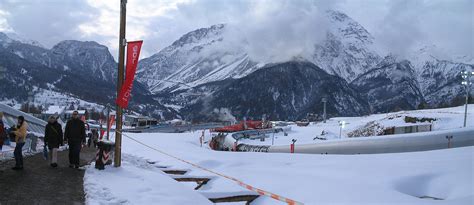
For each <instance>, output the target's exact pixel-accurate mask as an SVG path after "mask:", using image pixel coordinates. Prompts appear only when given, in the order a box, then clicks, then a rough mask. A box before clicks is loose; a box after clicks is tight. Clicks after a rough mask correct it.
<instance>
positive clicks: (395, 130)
mask: <svg viewBox="0 0 474 205" xmlns="http://www.w3.org/2000/svg"><path fill="white" fill-rule="evenodd" d="M432 129H433V124H431V123H417V124H413V125H401V126H393V127H388V128H385V129H384V133H383V134H384V135H394V134H405V133H415V132H429V131H431V130H432Z"/></svg>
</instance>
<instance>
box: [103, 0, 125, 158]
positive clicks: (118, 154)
mask: <svg viewBox="0 0 474 205" xmlns="http://www.w3.org/2000/svg"><path fill="white" fill-rule="evenodd" d="M126 13H127V0H120V36H119V62H118V73H117V77H118V78H117V96H118V95H119V93H120V89H121V88H122V84H123V80H124V70H125V69H124V67H125V46H126V44H127V39H125V25H126V18H125V17H126ZM116 108H117V115H116V119H115V120H116V121H115V157H114V166H115V167H120V165H121V164H122V108H120V107H119V106H116ZM107 123H108V122H107Z"/></svg>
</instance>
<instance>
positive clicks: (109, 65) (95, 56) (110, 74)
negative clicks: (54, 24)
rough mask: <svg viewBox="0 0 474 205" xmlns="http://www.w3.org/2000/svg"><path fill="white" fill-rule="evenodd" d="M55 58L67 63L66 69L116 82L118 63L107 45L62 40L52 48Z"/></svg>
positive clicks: (64, 67)
mask: <svg viewBox="0 0 474 205" xmlns="http://www.w3.org/2000/svg"><path fill="white" fill-rule="evenodd" d="M51 54H52V55H53V58H54V59H55V60H57V61H58V62H61V63H63V64H65V66H63V69H64V70H68V69H72V70H75V71H76V72H84V73H88V74H92V75H93V76H95V77H97V78H99V79H101V80H104V81H107V82H114V81H115V79H116V76H117V63H116V62H115V60H114V58H113V57H112V55H111V54H110V52H109V50H108V48H107V47H106V46H103V45H100V44H98V43H96V42H93V41H86V42H81V41H73V40H67V41H61V42H59V43H58V44H56V45H55V46H54V47H53V48H52V49H51Z"/></svg>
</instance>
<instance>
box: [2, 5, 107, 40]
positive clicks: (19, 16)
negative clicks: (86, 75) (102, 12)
mask: <svg viewBox="0 0 474 205" xmlns="http://www.w3.org/2000/svg"><path fill="white" fill-rule="evenodd" d="M0 10H1V11H2V12H3V13H5V12H6V11H7V12H8V15H3V16H0V19H2V20H0V22H2V21H4V22H5V21H6V22H7V23H3V24H7V25H8V26H9V27H10V29H8V27H7V29H4V28H3V27H2V30H3V31H10V32H15V33H17V34H19V35H20V36H23V37H25V38H28V39H33V40H38V41H40V42H41V43H42V44H44V45H46V46H47V47H51V46H53V45H54V44H56V43H58V42H59V41H61V40H65V39H80V37H81V33H80V31H79V29H78V25H80V24H81V23H82V22H87V21H92V20H93V19H94V16H96V14H97V12H98V11H97V10H96V9H94V8H92V7H90V6H89V5H87V4H84V2H83V1H79V0H70V1H48V0H46V1H40V0H28V1H14V0H3V1H2V4H0ZM2 12H0V13H2Z"/></svg>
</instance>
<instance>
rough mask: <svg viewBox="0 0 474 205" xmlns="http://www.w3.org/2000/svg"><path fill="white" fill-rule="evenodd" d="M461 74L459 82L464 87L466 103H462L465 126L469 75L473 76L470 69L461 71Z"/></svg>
mask: <svg viewBox="0 0 474 205" xmlns="http://www.w3.org/2000/svg"><path fill="white" fill-rule="evenodd" d="M461 76H462V78H463V81H462V82H461V84H463V85H464V86H465V87H464V88H465V89H466V103H465V105H464V127H466V120H467V104H468V103H469V94H470V91H471V89H470V88H471V84H472V83H471V77H472V76H474V72H472V71H462V72H461Z"/></svg>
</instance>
